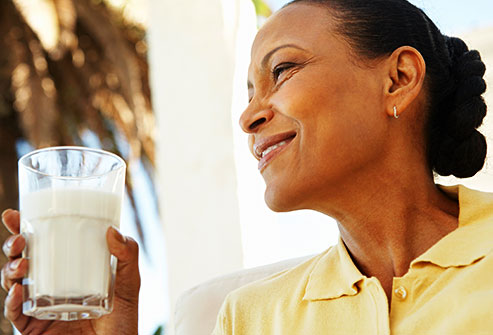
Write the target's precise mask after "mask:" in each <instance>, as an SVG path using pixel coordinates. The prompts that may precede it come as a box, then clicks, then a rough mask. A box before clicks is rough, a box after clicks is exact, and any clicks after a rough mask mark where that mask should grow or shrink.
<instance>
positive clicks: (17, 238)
mask: <svg viewBox="0 0 493 335" xmlns="http://www.w3.org/2000/svg"><path fill="white" fill-rule="evenodd" d="M25 246H26V240H25V239H24V236H22V235H13V236H10V237H9V238H8V239H7V240H6V241H5V243H4V244H3V247H2V250H3V253H4V254H5V256H7V257H9V258H10V259H13V258H17V257H20V255H21V253H22V250H24V247H25Z"/></svg>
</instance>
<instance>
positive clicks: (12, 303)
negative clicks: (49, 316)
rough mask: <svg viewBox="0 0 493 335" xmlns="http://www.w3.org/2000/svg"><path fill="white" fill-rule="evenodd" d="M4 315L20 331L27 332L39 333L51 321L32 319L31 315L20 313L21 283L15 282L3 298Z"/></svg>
mask: <svg viewBox="0 0 493 335" xmlns="http://www.w3.org/2000/svg"><path fill="white" fill-rule="evenodd" d="M4 315H5V318H7V319H8V320H10V322H12V323H13V324H14V326H15V328H17V330H18V331H19V332H21V333H24V332H26V333H29V334H32V333H36V334H40V333H41V332H43V331H44V330H46V328H48V326H49V325H50V323H51V321H44V320H43V321H41V320H34V319H32V318H31V317H29V316H27V315H24V314H22V285H21V284H15V285H14V286H12V288H11V289H10V290H9V295H8V296H7V298H6V299H5V310H4ZM33 321H34V323H33ZM28 328H31V329H28ZM34 329H35V330H36V332H34V331H33V330H34Z"/></svg>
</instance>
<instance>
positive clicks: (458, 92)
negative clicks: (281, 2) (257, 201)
mask: <svg viewBox="0 0 493 335" xmlns="http://www.w3.org/2000/svg"><path fill="white" fill-rule="evenodd" d="M484 72H485V66H484V64H483V63H482V62H481V59H480V57H479V53H478V52H476V51H469V50H468V49H467V46H466V45H465V44H464V42H463V41H461V40H460V39H457V38H448V37H445V36H443V35H442V34H441V33H440V32H439V30H438V29H437V28H436V26H435V25H434V24H433V23H432V22H431V21H430V19H429V18H428V17H427V16H426V15H425V14H424V13H423V12H422V11H421V10H419V9H418V8H416V7H414V6H413V5H411V4H410V3H408V2H407V1H405V0H373V1H368V0H297V1H294V2H292V3H290V4H288V5H287V6H285V7H284V8H283V9H281V10H280V11H279V12H277V13H276V14H275V15H274V16H273V17H272V18H270V19H269V21H268V22H267V23H266V24H265V25H264V26H263V27H262V29H261V30H260V31H259V33H258V35H257V37H256V39H255V42H254V44H253V49H252V60H251V64H250V69H249V94H250V104H249V106H248V108H247V109H246V110H245V112H244V113H243V115H242V117H241V120H240V124H241V127H242V128H243V130H244V131H245V132H247V133H248V134H250V148H251V151H252V153H253V155H254V156H255V157H256V158H257V159H258V160H259V166H258V167H259V170H260V173H261V174H262V176H263V178H264V180H265V183H266V191H265V200H266V202H267V204H268V205H269V207H270V208H271V209H273V210H275V211H292V210H297V209H306V208H308V209H313V210H317V211H319V212H322V213H324V214H327V215H329V216H331V217H334V218H335V219H336V220H337V222H338V226H339V229H340V233H341V240H340V242H339V244H338V245H337V246H334V247H332V248H330V249H329V250H327V251H326V252H324V253H323V254H321V255H319V256H316V257H314V258H312V259H311V260H309V261H307V262H305V263H303V264H301V265H299V266H297V267H295V268H293V269H291V270H288V271H284V272H281V273H278V274H276V275H274V276H272V277H270V278H267V279H265V280H261V281H259V282H255V283H253V284H251V285H248V286H246V287H243V288H240V289H239V290H237V291H235V292H233V293H231V294H230V295H229V296H228V298H227V299H226V301H225V303H224V304H223V307H222V310H221V312H220V314H219V318H218V322H217V324H216V329H215V331H214V334H216V335H218V334H236V335H239V334H242V335H246V334H251V335H257V334H262V335H266V334H282V335H291V334H293V335H294V334H303V335H304V334H309V335H315V334H389V333H392V334H490V333H492V332H493V281H491V278H493V243H492V242H491V238H492V236H493V195H491V194H482V193H480V192H476V191H472V190H468V189H467V188H465V187H462V186H458V187H450V188H445V187H438V186H437V185H435V183H434V179H433V171H435V172H436V173H438V174H441V175H450V174H453V175H455V176H457V177H469V176H472V175H474V174H475V173H476V172H478V171H479V170H480V169H481V168H482V166H483V165H484V161H485V154H486V142H485V138H484V137H483V135H481V134H480V133H479V132H478V131H477V130H476V128H477V127H478V126H479V125H480V124H481V122H482V120H483V118H484V116H485V113H486V106H485V104H484V101H483V99H482V98H481V94H482V93H483V92H484V91H485V89H486V86H485V82H484V80H483V79H482V76H483V74H484ZM459 213H460V214H459Z"/></svg>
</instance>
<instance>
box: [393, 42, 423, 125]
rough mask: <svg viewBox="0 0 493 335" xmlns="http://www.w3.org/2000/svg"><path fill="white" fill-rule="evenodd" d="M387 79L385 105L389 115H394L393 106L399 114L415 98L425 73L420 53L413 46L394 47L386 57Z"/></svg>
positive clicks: (419, 90)
mask: <svg viewBox="0 0 493 335" xmlns="http://www.w3.org/2000/svg"><path fill="white" fill-rule="evenodd" d="M387 62H388V63H387V64H388V70H389V71H388V79H389V80H388V81H387V84H386V86H385V95H386V106H385V110H386V112H387V113H388V114H389V116H392V117H393V116H394V106H396V107H397V114H398V115H401V114H402V113H404V112H405V111H406V110H407V109H408V107H409V106H410V105H411V104H412V103H413V102H414V101H415V100H416V99H417V97H418V96H419V94H420V92H421V90H422V88H423V83H424V79H425V75H426V64H425V61H424V59H423V56H422V55H421V53H420V52H419V51H418V50H416V49H415V48H413V47H409V46H404V47H400V48H398V49H396V50H395V51H394V52H393V53H392V55H391V56H390V57H389V58H388V59H387Z"/></svg>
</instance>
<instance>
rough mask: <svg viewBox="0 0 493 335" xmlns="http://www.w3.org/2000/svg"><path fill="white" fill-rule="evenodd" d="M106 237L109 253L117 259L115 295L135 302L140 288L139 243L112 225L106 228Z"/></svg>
mask: <svg viewBox="0 0 493 335" xmlns="http://www.w3.org/2000/svg"><path fill="white" fill-rule="evenodd" d="M106 239H107V242H108V248H109V251H110V253H111V254H112V255H114V256H115V257H116V258H117V259H118V263H117V264H118V265H117V269H116V279H115V296H117V297H119V298H121V299H124V300H126V301H128V302H131V303H136V304H137V303H138V300H139V289H140V274H139V245H138V244H137V242H135V240H134V239H132V238H130V237H125V236H123V235H122V234H121V233H120V232H119V231H118V230H117V229H115V228H114V227H110V228H109V229H108V231H107V233H106Z"/></svg>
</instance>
